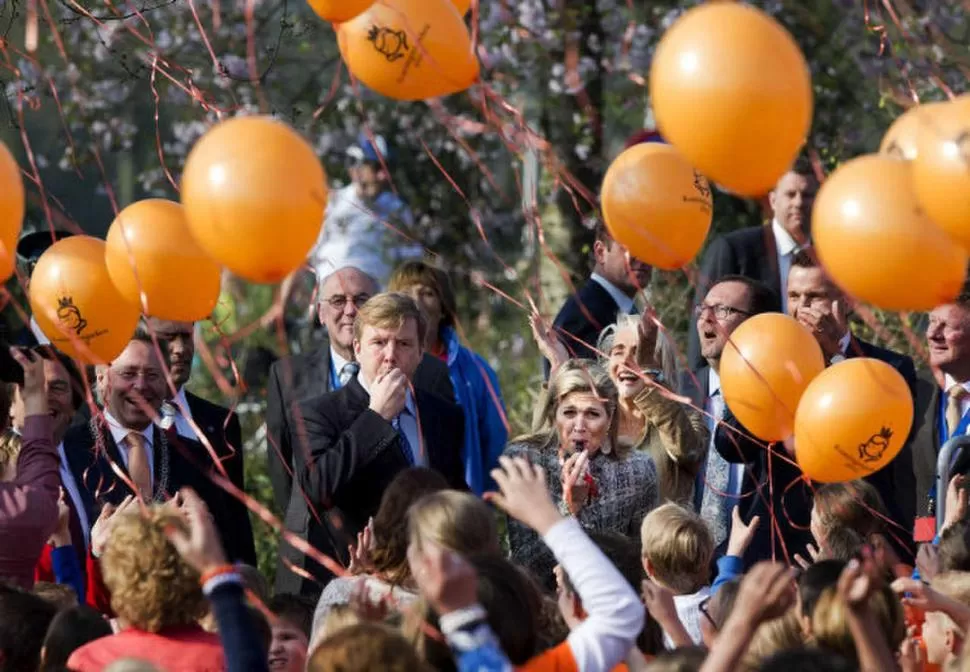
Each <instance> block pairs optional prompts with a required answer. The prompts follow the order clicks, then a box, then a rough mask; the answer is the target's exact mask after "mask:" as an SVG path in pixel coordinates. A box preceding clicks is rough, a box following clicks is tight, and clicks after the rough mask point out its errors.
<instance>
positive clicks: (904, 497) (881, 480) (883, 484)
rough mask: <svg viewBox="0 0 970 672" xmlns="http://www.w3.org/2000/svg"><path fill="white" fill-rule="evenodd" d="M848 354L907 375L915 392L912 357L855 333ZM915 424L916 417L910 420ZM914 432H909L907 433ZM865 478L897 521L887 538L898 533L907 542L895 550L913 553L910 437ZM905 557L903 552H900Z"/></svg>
mask: <svg viewBox="0 0 970 672" xmlns="http://www.w3.org/2000/svg"><path fill="white" fill-rule="evenodd" d="M846 356H847V357H870V358H872V359H878V360H880V361H883V362H886V363H887V364H889V365H890V366H892V367H893V368H895V369H896V370H897V371H899V373H900V374H902V376H903V378H905V379H906V383H907V384H908V385H909V389H910V392H911V393H912V394H913V395H914V397H915V394H916V365H915V364H914V363H913V360H912V358H910V357H908V356H906V355H904V354H901V353H898V352H893V351H892V350H887V349H885V348H880V347H879V346H876V345H873V344H872V343H867V342H866V341H863V340H861V339H859V338H856V337H855V336H853V337H852V340H851V341H850V343H849V347H848V351H847V353H846ZM913 424H914V426H915V424H916V422H915V418H914V422H913ZM912 436H913V434H912V432H910V437H912ZM865 480H866V481H868V482H869V483H870V484H872V485H873V486H875V488H876V490H878V491H879V495H880V496H881V497H882V501H883V503H884V504H885V505H886V509H887V510H888V511H889V516H890V518H892V519H893V520H894V521H895V522H896V523H897V524H898V525H899V527H898V528H893V529H892V530H891V533H892V534H891V535H889V536H890V538H891V540H893V541H894V539H893V538H894V537H898V538H899V539H901V540H904V541H905V542H906V544H905V546H902V547H900V546H899V544H898V543H897V544H896V545H897V551H905V554H906V556H910V555H912V552H913V551H912V548H910V547H911V546H912V544H911V543H910V541H911V540H912V531H913V521H914V519H915V517H916V501H917V500H916V490H917V484H916V476H915V474H914V469H913V449H912V446H911V440H910V441H907V442H906V443H905V444H904V445H903V448H902V450H900V451H899V455H897V456H896V457H895V458H894V459H893V461H892V462H890V463H889V464H887V465H886V466H885V467H883V468H882V469H880V470H879V471H877V472H876V473H874V474H870V475H869V476H866V478H865ZM903 557H905V556H903Z"/></svg>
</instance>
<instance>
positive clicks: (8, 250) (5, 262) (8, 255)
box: [0, 240, 17, 282]
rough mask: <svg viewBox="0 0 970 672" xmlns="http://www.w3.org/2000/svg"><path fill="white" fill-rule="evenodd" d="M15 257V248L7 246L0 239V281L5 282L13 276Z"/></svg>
mask: <svg viewBox="0 0 970 672" xmlns="http://www.w3.org/2000/svg"><path fill="white" fill-rule="evenodd" d="M16 257H17V253H16V248H13V247H7V244H6V243H5V242H3V241H2V240H0V282H6V281H7V280H9V279H10V278H11V276H13V273H14V270H15V268H16Z"/></svg>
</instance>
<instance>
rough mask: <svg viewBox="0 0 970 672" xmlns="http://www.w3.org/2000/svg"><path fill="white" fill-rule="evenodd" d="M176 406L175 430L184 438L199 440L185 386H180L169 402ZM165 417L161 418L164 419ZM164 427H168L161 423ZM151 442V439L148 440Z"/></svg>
mask: <svg viewBox="0 0 970 672" xmlns="http://www.w3.org/2000/svg"><path fill="white" fill-rule="evenodd" d="M169 403H170V404H171V405H172V407H173V408H175V431H176V432H178V435H179V436H181V437H182V438H184V439H191V440H192V441H198V440H199V439H198V436H197V435H196V433H195V430H194V429H192V409H191V408H189V401H188V399H186V398H185V387H184V386H183V387H180V388H179V391H178V394H176V395H175V398H174V399H172V401H170V402H169ZM164 419H165V418H164V417H160V418H159V420H161V421H164ZM159 426H160V427H161V428H162V429H166V427H165V425H164V424H159ZM148 441H149V443H151V439H149V440H148Z"/></svg>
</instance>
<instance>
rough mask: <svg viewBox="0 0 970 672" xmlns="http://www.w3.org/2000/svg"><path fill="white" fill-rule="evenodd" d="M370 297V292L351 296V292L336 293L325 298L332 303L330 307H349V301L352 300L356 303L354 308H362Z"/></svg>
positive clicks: (341, 308)
mask: <svg viewBox="0 0 970 672" xmlns="http://www.w3.org/2000/svg"><path fill="white" fill-rule="evenodd" d="M369 299H370V294H357V295H355V296H350V295H349V294H335V295H334V296H331V297H330V298H329V299H324V301H326V302H327V303H329V304H330V307H331V308H333V309H334V310H343V309H344V308H346V307H347V302H348V301H351V302H353V304H354V308H360V307H361V306H363V305H364V304H365V303H367V301H368V300H369Z"/></svg>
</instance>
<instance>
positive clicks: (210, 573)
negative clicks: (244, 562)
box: [199, 564, 236, 586]
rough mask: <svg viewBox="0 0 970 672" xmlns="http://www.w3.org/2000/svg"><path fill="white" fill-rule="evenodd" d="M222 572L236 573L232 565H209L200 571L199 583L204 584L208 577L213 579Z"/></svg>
mask: <svg viewBox="0 0 970 672" xmlns="http://www.w3.org/2000/svg"><path fill="white" fill-rule="evenodd" d="M223 574H236V568H235V567H234V566H233V565H228V564H227V565H216V566H215V567H210V568H209V569H207V570H205V572H203V573H202V576H201V577H199V583H200V584H201V585H203V586H204V585H205V584H207V583H208V582H209V580H210V579H214V578H215V577H217V576H222V575H223Z"/></svg>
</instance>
